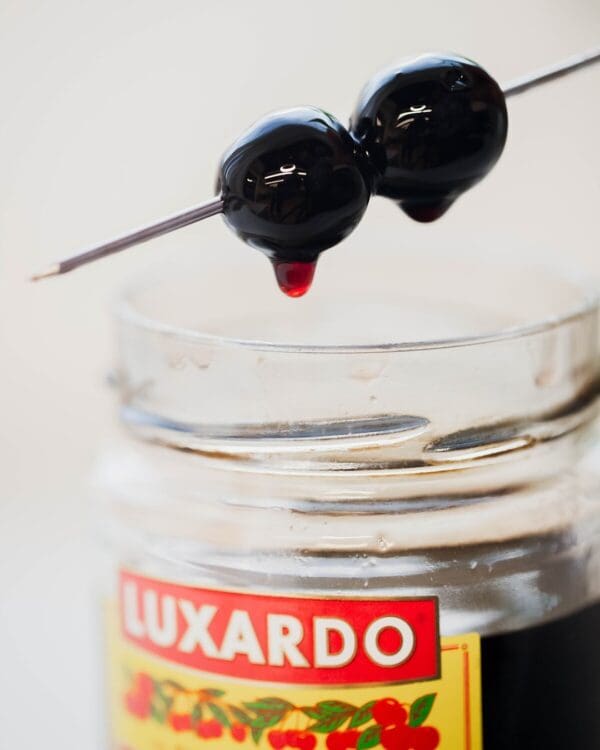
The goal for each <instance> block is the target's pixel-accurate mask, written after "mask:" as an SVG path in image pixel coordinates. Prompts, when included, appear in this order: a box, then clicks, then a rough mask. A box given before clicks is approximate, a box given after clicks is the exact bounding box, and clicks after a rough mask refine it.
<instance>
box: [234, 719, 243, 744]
mask: <svg viewBox="0 0 600 750" xmlns="http://www.w3.org/2000/svg"><path fill="white" fill-rule="evenodd" d="M231 736H232V737H233V739H234V740H235V741H236V742H243V741H244V740H245V739H246V727H245V726H244V725H243V724H239V723H236V724H233V725H232V727H231Z"/></svg>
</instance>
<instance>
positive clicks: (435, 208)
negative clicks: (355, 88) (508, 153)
mask: <svg viewBox="0 0 600 750" xmlns="http://www.w3.org/2000/svg"><path fill="white" fill-rule="evenodd" d="M507 127H508V118H507V113H506V103H505V100H504V94H503V93H502V90H501V89H500V87H499V86H498V84H497V83H496V81H495V80H494V79H493V78H492V77H491V76H490V75H488V73H486V71H485V70H483V68H481V67H480V66H479V65H477V64H476V63H474V62H472V61H471V60H467V59H465V58H464V57H458V56H455V55H435V54H429V55H421V56H420V57H416V58H414V59H411V60H407V61H405V62H403V63H401V64H399V65H397V66H396V67H393V68H390V69H388V70H385V71H382V72H381V73H379V74H378V75H376V76H375V77H374V78H373V79H371V81H369V83H368V84H367V85H366V86H365V88H364V89H363V91H362V94H361V96H360V99H359V101H358V104H357V106H356V109H355V111H354V114H353V115H352V119H351V124H350V130H351V133H352V134H353V135H354V137H355V138H356V139H357V140H358V141H359V142H360V143H361V145H362V146H363V147H364V149H365V151H366V152H367V154H368V156H369V158H370V160H371V162H372V163H373V165H374V166H375V167H376V169H377V173H378V177H377V178H376V185H375V192H376V193H377V194H378V195H383V196H386V197H387V198H392V199H394V200H396V201H398V203H399V204H400V207H401V208H402V209H403V210H404V211H405V212H406V213H407V214H408V215H409V216H411V217H412V218H413V219H416V220H417V221H425V222H428V221H434V220H435V219H437V218H439V217H440V216H441V215H442V214H443V213H445V212H446V211H447V210H448V208H449V207H450V205H451V204H452V202H453V201H454V200H456V198H457V197H458V196H459V195H460V194H461V193H463V192H464V191H465V190H468V189H469V188H470V187H472V186H473V185H474V184H475V183H476V182H478V181H479V180H481V178H482V177H484V176H485V175H486V174H487V173H488V172H489V171H490V169H491V168H492V167H493V166H494V164H495V163H496V161H497V160H498V158H499V157H500V154H501V153H502V150H503V148H504V144H505V142H506V133H507Z"/></svg>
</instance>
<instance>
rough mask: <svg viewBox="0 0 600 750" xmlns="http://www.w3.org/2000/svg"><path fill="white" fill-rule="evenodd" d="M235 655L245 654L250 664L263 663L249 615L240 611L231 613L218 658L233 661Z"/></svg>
mask: <svg viewBox="0 0 600 750" xmlns="http://www.w3.org/2000/svg"><path fill="white" fill-rule="evenodd" d="M237 654H245V655H246V656H247V657H248V661H249V662H250V663H251V664H264V663H265V656H264V654H263V652H262V650H261V648H260V644H259V643H258V638H257V637H256V633H255V631H254V627H253V626H252V621H251V620H250V615H249V614H248V613H247V612H245V611H244V610H241V609H234V610H233V612H232V613H231V617H230V618H229V622H228V623H227V630H226V631H225V636H224V638H223V643H222V644H221V654H220V658H221V659H226V660H227V661H233V659H234V657H235V656H236V655H237Z"/></svg>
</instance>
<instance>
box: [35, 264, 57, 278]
mask: <svg viewBox="0 0 600 750" xmlns="http://www.w3.org/2000/svg"><path fill="white" fill-rule="evenodd" d="M59 273H60V264H59V263H54V264H53V265H51V266H48V268H46V269H45V270H44V271H41V272H40V273H34V274H33V275H32V276H30V277H29V281H41V280H42V279H49V278H50V277H51V276H58V274H59Z"/></svg>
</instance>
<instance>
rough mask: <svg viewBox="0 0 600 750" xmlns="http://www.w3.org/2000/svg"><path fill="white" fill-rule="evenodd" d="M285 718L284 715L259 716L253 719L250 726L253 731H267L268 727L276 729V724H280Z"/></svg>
mask: <svg viewBox="0 0 600 750" xmlns="http://www.w3.org/2000/svg"><path fill="white" fill-rule="evenodd" d="M284 716H285V714H282V713H272V714H258V715H257V716H255V717H254V718H253V719H252V721H251V723H250V726H251V727H252V728H253V729H267V728H268V727H274V726H275V724H279V722H280V721H281V720H282V719H283V717H284Z"/></svg>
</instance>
